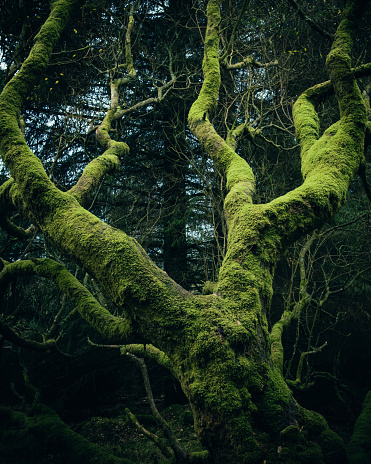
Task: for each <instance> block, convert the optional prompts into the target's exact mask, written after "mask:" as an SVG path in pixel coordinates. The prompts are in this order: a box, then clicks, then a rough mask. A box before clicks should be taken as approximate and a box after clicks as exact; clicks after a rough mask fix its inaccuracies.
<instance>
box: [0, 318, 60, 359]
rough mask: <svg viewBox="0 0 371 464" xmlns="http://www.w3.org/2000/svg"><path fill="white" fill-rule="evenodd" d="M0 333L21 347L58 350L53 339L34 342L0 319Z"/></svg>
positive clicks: (34, 349) (33, 349)
mask: <svg viewBox="0 0 371 464" xmlns="http://www.w3.org/2000/svg"><path fill="white" fill-rule="evenodd" d="M0 334H1V335H2V336H3V337H4V339H5V340H8V341H9V342H11V343H14V345H17V346H20V347H21V348H26V349H28V350H32V351H44V352H45V351H46V352H49V351H56V352H59V350H58V349H57V346H56V341H55V340H47V341H45V342H43V343H41V342H36V341H34V340H29V339H27V338H24V337H21V336H20V335H19V334H17V332H15V331H14V330H13V329H12V328H11V327H9V326H8V325H7V324H4V322H2V321H1V320H0Z"/></svg>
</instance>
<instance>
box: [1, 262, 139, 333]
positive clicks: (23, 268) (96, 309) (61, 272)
mask: <svg viewBox="0 0 371 464" xmlns="http://www.w3.org/2000/svg"><path fill="white" fill-rule="evenodd" d="M26 275H38V276H40V277H46V278H48V279H51V280H53V281H54V282H55V283H56V284H57V285H58V287H59V288H60V289H61V290H62V292H64V293H65V294H66V295H67V296H68V297H69V298H70V299H71V301H73V303H74V304H75V305H76V308H77V310H78V311H79V313H80V315H81V316H82V317H83V318H84V319H85V320H86V321H87V322H89V324H91V325H92V326H93V327H95V328H96V329H97V330H98V331H99V332H100V333H101V334H103V335H104V336H105V337H107V338H109V339H113V340H121V341H122V340H125V338H126V337H127V335H128V334H129V332H130V325H129V323H128V321H126V320H125V319H122V318H120V317H115V316H113V315H112V314H111V313H110V312H109V311H107V310H106V309H105V308H104V307H103V306H101V305H100V304H99V303H98V302H97V300H96V299H95V298H94V297H93V295H92V294H91V293H90V292H89V291H88V290H87V289H86V287H84V285H82V284H81V283H80V282H79V281H78V280H77V279H76V278H75V277H74V276H73V275H72V274H71V273H70V272H69V271H68V270H67V269H66V268H65V267H64V266H63V265H62V264H59V263H57V262H55V261H53V260H51V259H48V258H45V259H35V260H32V261H31V260H24V261H17V262H15V263H11V264H7V265H6V266H5V267H4V269H3V270H2V272H1V273H0V290H1V289H3V288H4V287H6V286H7V285H8V284H9V283H10V282H11V281H12V280H14V279H15V278H16V277H20V276H26Z"/></svg>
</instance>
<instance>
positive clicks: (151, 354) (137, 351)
mask: <svg viewBox="0 0 371 464" xmlns="http://www.w3.org/2000/svg"><path fill="white" fill-rule="evenodd" d="M128 353H129V354H132V355H136V356H143V357H144V358H146V359H151V360H152V361H155V362H156V363H157V364H159V365H160V366H162V367H164V368H165V369H167V370H169V371H170V372H171V373H172V374H174V375H175V371H174V369H173V366H172V364H171V361H170V359H169V358H168V356H166V354H165V353H164V352H163V351H161V350H159V349H158V348H156V347H155V346H153V345H141V344H131V345H124V346H122V347H121V354H123V355H126V354H128Z"/></svg>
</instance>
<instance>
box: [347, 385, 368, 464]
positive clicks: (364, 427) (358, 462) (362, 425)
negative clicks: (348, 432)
mask: <svg viewBox="0 0 371 464" xmlns="http://www.w3.org/2000/svg"><path fill="white" fill-rule="evenodd" d="M347 455H348V459H349V463H350V464H366V463H370V462H371V390H370V391H369V392H368V393H367V395H366V397H365V399H364V401H363V404H362V411H361V414H360V415H359V417H358V418H357V420H356V423H355V425H354V431H353V434H352V437H351V439H350V442H349V444H348V446H347Z"/></svg>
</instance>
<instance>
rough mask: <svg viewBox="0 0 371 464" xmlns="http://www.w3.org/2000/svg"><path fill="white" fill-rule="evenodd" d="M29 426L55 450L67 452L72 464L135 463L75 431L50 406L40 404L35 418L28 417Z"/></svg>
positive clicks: (49, 447)
mask: <svg viewBox="0 0 371 464" xmlns="http://www.w3.org/2000/svg"><path fill="white" fill-rule="evenodd" d="M27 425H28V428H29V429H30V430H31V431H32V432H33V433H34V435H35V436H36V437H37V438H38V439H39V440H43V442H44V444H45V446H46V447H47V448H48V449H50V450H51V451H53V452H60V453H66V455H68V458H69V462H71V464H80V463H81V464H85V463H90V462H91V463H93V462H94V463H96V464H99V463H102V464H133V463H132V461H129V460H127V459H120V458H117V457H115V456H113V455H112V454H110V453H108V452H106V451H104V450H103V449H102V448H100V447H99V446H97V445H95V444H93V443H91V442H89V441H88V440H87V439H86V438H84V437H82V436H81V435H79V434H78V433H76V432H73V431H72V430H71V429H70V428H69V427H68V426H67V425H66V424H65V423H64V422H63V421H62V420H61V419H60V417H59V416H58V415H57V414H56V413H55V412H54V411H53V410H51V409H50V408H48V407H47V406H44V405H39V406H38V408H37V410H36V415H35V417H34V418H29V419H27Z"/></svg>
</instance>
